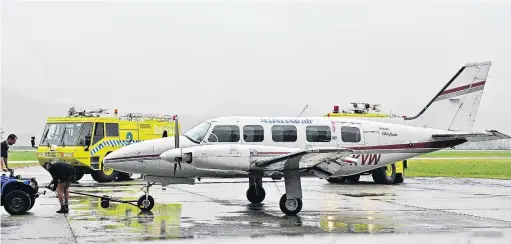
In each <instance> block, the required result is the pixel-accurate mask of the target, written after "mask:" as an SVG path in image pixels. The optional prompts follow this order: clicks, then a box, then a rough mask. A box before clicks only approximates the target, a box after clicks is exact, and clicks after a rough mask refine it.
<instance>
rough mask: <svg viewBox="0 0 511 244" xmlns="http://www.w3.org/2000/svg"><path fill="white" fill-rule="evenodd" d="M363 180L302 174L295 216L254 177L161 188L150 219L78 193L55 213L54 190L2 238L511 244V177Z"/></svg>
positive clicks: (110, 186) (133, 187)
mask: <svg viewBox="0 0 511 244" xmlns="http://www.w3.org/2000/svg"><path fill="white" fill-rule="evenodd" d="M16 174H20V175H22V176H24V177H37V179H38V181H39V184H40V186H45V185H47V184H48V183H49V182H50V177H49V174H47V173H46V171H44V169H42V168H41V167H30V168H23V169H18V170H16ZM136 176H137V175H135V178H137V177H136ZM361 180H362V181H364V182H360V183H358V184H346V185H335V184H329V183H327V182H326V181H325V180H320V179H316V178H303V179H302V188H303V194H304V199H303V201H304V206H303V208H302V212H300V213H299V215H298V216H295V217H286V216H284V214H283V213H282V212H281V211H280V209H279V206H278V201H279V199H280V196H281V194H282V193H284V183H283V182H282V181H278V182H272V181H271V180H270V181H265V182H264V187H265V190H266V199H265V201H264V202H263V204H250V203H248V201H247V200H246V196H245V192H246V190H247V187H248V180H239V179H238V180H202V181H201V182H197V183H196V185H174V186H168V187H167V188H166V190H162V187H161V186H154V187H151V189H150V194H151V195H152V196H153V197H154V198H155V199H156V204H155V207H154V208H153V209H152V210H151V211H150V212H146V213H144V212H141V211H140V210H139V209H138V208H137V207H135V206H132V205H129V204H120V203H114V202H111V203H110V206H109V207H108V208H107V209H104V208H102V207H101V206H100V200H99V199H97V198H92V197H88V196H81V195H72V197H71V202H70V213H69V214H67V215H64V214H57V213H55V211H56V210H58V209H59V203H58V199H57V198H56V195H55V193H54V192H51V191H47V193H46V195H43V196H41V197H40V198H38V199H37V201H36V204H35V206H34V208H33V209H32V210H30V212H29V213H27V214H26V215H22V216H10V215H9V214H8V213H7V212H6V211H5V210H4V209H3V208H2V210H1V211H2V214H1V218H2V219H1V221H2V223H1V227H2V229H1V234H2V236H1V241H2V243H17V244H18V243H93V242H100V243H104V242H141V243H142V242H148V241H150V242H159V241H166V242H168V241H170V240H172V242H180V241H183V242H189V243H195V242H204V240H205V239H206V238H208V240H207V243H233V242H238V243H249V242H264V243H268V242H269V243H276V242H279V243H281V242H283V241H294V240H296V241H299V242H300V243H301V242H304V241H307V240H309V241H315V242H317V243H335V242H339V243H341V242H350V241H357V242H362V243H365V242H367V243H369V242H371V243H374V242H375V241H376V242H381V243H396V242H398V243H403V242H405V241H408V242H409V241H411V240H412V241H414V242H416V243H431V242H435V241H436V242H438V243H511V181H509V180H508V181H506V180H484V179H450V178H414V179H405V183H404V184H402V185H395V186H387V185H375V184H373V183H372V179H371V177H370V176H363V177H361ZM143 185H144V184H143V182H141V181H139V180H134V181H129V182H114V183H107V184H97V183H95V182H94V181H93V180H92V178H91V177H90V176H89V175H86V176H85V177H84V178H83V179H82V180H80V183H79V184H73V186H72V188H71V190H73V191H79V192H86V193H89V194H97V195H110V196H114V197H117V198H121V199H126V200H137V199H138V198H139V197H140V196H141V195H142V191H140V188H141V187H142V186H143ZM42 189H44V188H42ZM262 237H265V238H262ZM210 238H213V239H210ZM218 238H220V239H218ZM296 238H297V239H296ZM313 238H314V239H313Z"/></svg>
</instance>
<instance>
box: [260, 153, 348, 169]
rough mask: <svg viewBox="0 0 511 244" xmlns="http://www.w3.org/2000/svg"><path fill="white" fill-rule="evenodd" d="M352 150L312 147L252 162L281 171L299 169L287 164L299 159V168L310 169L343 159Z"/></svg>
mask: <svg viewBox="0 0 511 244" xmlns="http://www.w3.org/2000/svg"><path fill="white" fill-rule="evenodd" d="M352 152H353V150H351V149H347V148H311V149H305V150H300V151H297V152H292V153H288V154H285V155H281V156H277V157H272V158H268V159H257V160H254V161H253V162H252V164H253V165H255V166H257V167H261V168H264V169H265V170H276V171H281V170H284V169H297V167H294V166H292V167H291V168H290V166H289V165H290V164H286V162H287V161H288V160H292V159H296V160H299V163H298V169H310V168H312V167H314V166H316V165H318V164H320V163H323V162H327V161H330V162H335V161H343V160H344V159H345V158H347V157H348V156H349V155H350V154H352ZM347 160H349V161H353V160H357V159H352V158H348V159H347Z"/></svg>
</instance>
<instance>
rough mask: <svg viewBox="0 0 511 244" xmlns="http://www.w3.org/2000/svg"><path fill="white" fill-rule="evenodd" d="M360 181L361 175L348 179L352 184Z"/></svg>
mask: <svg viewBox="0 0 511 244" xmlns="http://www.w3.org/2000/svg"><path fill="white" fill-rule="evenodd" d="M359 180H360V175H350V176H348V177H346V181H349V182H351V183H355V182H358V181H359Z"/></svg>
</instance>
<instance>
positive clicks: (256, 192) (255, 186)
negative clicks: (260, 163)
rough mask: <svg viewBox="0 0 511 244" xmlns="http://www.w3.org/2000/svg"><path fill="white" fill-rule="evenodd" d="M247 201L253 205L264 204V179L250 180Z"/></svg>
mask: <svg viewBox="0 0 511 244" xmlns="http://www.w3.org/2000/svg"><path fill="white" fill-rule="evenodd" d="M248 185H249V186H248V190H247V199H248V201H250V202H251V203H262V202H263V201H264V198H265V197H266V192H265V191H264V188H263V179H262V178H249V180H248Z"/></svg>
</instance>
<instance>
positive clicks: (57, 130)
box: [40, 123, 92, 146]
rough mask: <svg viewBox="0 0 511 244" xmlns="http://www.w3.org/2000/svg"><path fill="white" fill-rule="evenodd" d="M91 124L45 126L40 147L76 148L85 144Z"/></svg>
mask: <svg viewBox="0 0 511 244" xmlns="http://www.w3.org/2000/svg"><path fill="white" fill-rule="evenodd" d="M91 131H92V123H65V124H53V123H52V124H47V125H46V128H44V132H43V136H42V140H41V143H40V145H41V146H43V145H48V144H50V145H57V146H78V145H84V144H85V136H86V135H90V133H91Z"/></svg>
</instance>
